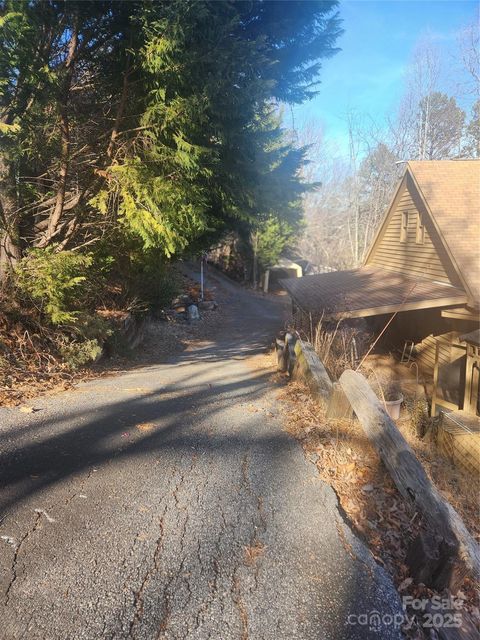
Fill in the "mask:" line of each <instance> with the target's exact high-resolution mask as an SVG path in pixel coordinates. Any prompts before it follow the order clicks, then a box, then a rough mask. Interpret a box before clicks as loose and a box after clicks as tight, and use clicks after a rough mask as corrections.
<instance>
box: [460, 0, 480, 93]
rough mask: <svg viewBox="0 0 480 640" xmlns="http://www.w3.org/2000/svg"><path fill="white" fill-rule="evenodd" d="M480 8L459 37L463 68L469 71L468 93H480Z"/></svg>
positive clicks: (466, 90)
mask: <svg viewBox="0 0 480 640" xmlns="http://www.w3.org/2000/svg"><path fill="white" fill-rule="evenodd" d="M479 25H480V9H478V8H477V11H476V17H475V19H474V20H473V21H472V22H471V23H470V24H468V25H467V26H466V27H465V28H464V29H462V31H461V33H460V35H459V37H458V48H459V52H460V59H461V62H462V66H463V69H464V70H465V71H466V72H467V78H468V80H467V82H466V83H464V86H463V89H464V91H465V92H466V93H469V94H474V95H476V96H479V95H480V26H479Z"/></svg>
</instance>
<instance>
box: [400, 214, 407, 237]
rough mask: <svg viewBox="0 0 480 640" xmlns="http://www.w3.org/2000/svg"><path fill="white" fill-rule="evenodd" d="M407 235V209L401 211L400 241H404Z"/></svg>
mask: <svg viewBox="0 0 480 640" xmlns="http://www.w3.org/2000/svg"><path fill="white" fill-rule="evenodd" d="M407 235H408V211H402V227H401V229H400V242H406V241H407Z"/></svg>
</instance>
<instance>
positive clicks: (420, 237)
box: [415, 214, 425, 244]
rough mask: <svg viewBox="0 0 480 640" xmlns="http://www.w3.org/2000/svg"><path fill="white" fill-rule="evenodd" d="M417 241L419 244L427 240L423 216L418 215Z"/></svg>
mask: <svg viewBox="0 0 480 640" xmlns="http://www.w3.org/2000/svg"><path fill="white" fill-rule="evenodd" d="M415 242H416V243H417V244H423V243H424V242H425V225H424V224H423V220H422V216H421V215H420V214H418V216H417V237H416V240H415Z"/></svg>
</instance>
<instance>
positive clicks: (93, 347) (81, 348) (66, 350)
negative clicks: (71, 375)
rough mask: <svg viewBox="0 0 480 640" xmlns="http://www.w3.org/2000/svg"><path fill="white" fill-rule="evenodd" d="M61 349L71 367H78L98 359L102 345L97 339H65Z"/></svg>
mask: <svg viewBox="0 0 480 640" xmlns="http://www.w3.org/2000/svg"><path fill="white" fill-rule="evenodd" d="M59 351H60V354H61V355H62V357H63V359H64V360H65V362H66V363H67V364H68V366H69V367H70V368H71V369H78V368H79V367H82V366H83V365H85V364H88V363H89V362H94V361H95V360H97V359H98V358H99V357H100V355H101V353H102V346H101V345H100V344H99V342H98V340H95V339H92V340H84V341H83V342H75V341H73V340H72V341H67V340H65V341H64V342H63V344H60V346H59Z"/></svg>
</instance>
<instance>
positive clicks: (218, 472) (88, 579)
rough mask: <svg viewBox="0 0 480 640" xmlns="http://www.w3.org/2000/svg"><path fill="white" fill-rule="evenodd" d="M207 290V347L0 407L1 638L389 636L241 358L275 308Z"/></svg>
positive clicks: (368, 571)
mask: <svg viewBox="0 0 480 640" xmlns="http://www.w3.org/2000/svg"><path fill="white" fill-rule="evenodd" d="M210 284H211V285H212V286H215V287H216V288H217V294H218V296H219V297H220V299H221V301H222V303H223V304H224V305H226V306H228V310H229V312H228V313H227V314H226V316H225V317H226V320H225V321H223V322H221V323H220V322H219V326H218V331H217V332H216V335H215V337H214V338H213V339H212V340H210V341H208V342H202V343H199V344H198V345H196V346H194V347H193V348H191V349H189V350H187V351H184V352H183V353H180V354H178V355H176V356H174V357H171V358H170V359H169V361H168V362H164V363H155V362H153V363H152V362H150V363H149V364H148V366H143V367H140V368H136V369H134V370H130V371H125V372H124V373H121V374H119V375H115V376H112V377H108V378H102V379H99V380H96V381H93V382H89V383H87V384H82V385H79V386H78V387H77V388H76V389H75V390H73V391H69V392H64V393H62V394H59V395H56V396H53V397H45V398H41V399H39V400H38V401H36V402H35V403H33V404H34V406H35V408H36V409H38V411H35V412H34V413H31V414H23V413H20V412H19V411H18V409H0V637H1V638H4V639H5V640H13V639H15V640H17V639H20V638H26V639H37V638H45V639H48V640H57V639H58V640H66V639H72V640H81V639H85V640H86V639H88V640H93V639H100V638H112V639H113V638H115V639H117V638H118V639H120V638H121V639H123V638H135V639H144V640H152V639H155V638H159V639H160V638H169V639H187V638H188V639H198V640H203V639H207V638H210V639H212V640H230V639H232V640H233V639H238V640H247V639H251V640H261V639H262V640H296V639H302V640H307V639H314V638H315V639H316V638H318V639H323V638H324V639H344V638H345V639H346V638H382V639H387V638H396V637H400V634H399V631H398V629H396V628H395V625H394V624H392V623H391V617H392V616H393V615H394V614H398V613H399V612H400V604H399V602H398V596H397V594H396V591H395V590H394V588H393V585H392V584H391V582H390V580H389V578H388V577H387V576H386V574H385V573H384V571H383V570H382V569H381V568H380V567H378V566H377V565H376V564H375V562H374V561H373V559H372V557H371V556H370V554H369V552H368V551H367V550H366V549H365V547H364V546H363V545H362V544H361V543H360V542H359V541H358V540H357V539H356V538H355V537H354V536H353V535H352V534H351V532H350V530H349V528H348V526H346V524H345V523H344V521H343V519H342V516H341V514H340V513H339V511H338V508H337V500H336V497H335V494H334V493H333V491H332V489H331V488H330V487H329V486H328V485H326V484H324V483H323V482H321V481H320V480H319V479H318V475H317V473H316V469H315V467H314V466H313V465H312V464H310V463H309V462H307V461H306V460H305V458H304V456H303V452H302V449H301V447H300V446H299V444H298V443H297V442H296V441H295V440H293V439H292V438H291V437H290V436H288V434H286V433H285V432H284V431H283V430H282V418H281V415H280V414H279V411H278V400H277V398H276V396H277V390H276V389H275V387H274V385H273V384H272V382H271V381H270V372H268V371H265V370H264V369H258V368H256V367H254V366H252V363H251V358H252V355H253V354H254V353H256V352H258V351H261V350H263V349H264V348H265V346H266V345H267V344H268V341H269V340H270V339H271V337H272V335H273V333H274V331H275V329H276V328H278V327H279V326H281V324H282V318H281V314H282V309H283V306H282V305H280V304H278V303H277V302H276V301H275V300H272V299H262V298H261V297H259V296H256V295H252V294H250V293H248V292H247V291H245V290H243V289H241V288H239V287H237V286H236V285H233V284H231V283H229V282H228V281H226V280H224V279H223V278H218V277H216V278H215V279H214V280H211V281H210ZM374 611H377V612H379V618H378V619H380V622H378V624H377V618H375V620H374V617H370V618H369V619H368V622H365V620H366V616H368V615H369V614H370V615H371V616H374V614H373V613H372V612H374ZM358 616H364V617H363V618H362V617H360V618H358ZM382 616H383V621H382ZM385 616H387V617H385ZM373 620H374V622H372V621H373ZM384 622H385V623H386V624H383V623H384Z"/></svg>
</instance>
